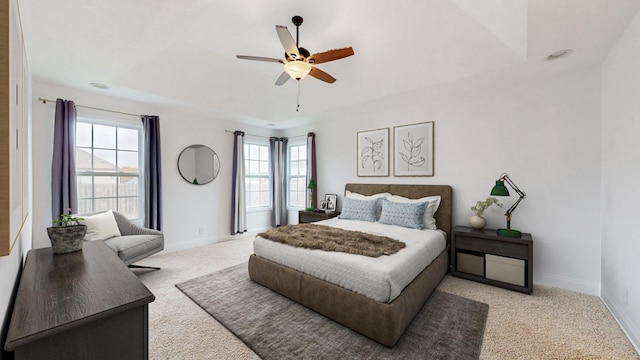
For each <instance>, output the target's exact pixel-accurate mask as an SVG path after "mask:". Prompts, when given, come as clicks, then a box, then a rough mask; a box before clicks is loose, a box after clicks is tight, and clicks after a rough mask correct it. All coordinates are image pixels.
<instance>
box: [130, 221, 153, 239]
mask: <svg viewBox="0 0 640 360" xmlns="http://www.w3.org/2000/svg"><path fill="white" fill-rule="evenodd" d="M129 231H130V233H129V234H127V235H157V236H162V232H161V231H158V230H154V229H147V228H144V227H142V226H139V225H136V224H133V223H132V224H131V227H130V228H129Z"/></svg>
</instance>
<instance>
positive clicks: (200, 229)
mask: <svg viewBox="0 0 640 360" xmlns="http://www.w3.org/2000/svg"><path fill="white" fill-rule="evenodd" d="M198 234H200V235H202V234H204V228H203V227H202V226H200V227H199V228H198Z"/></svg>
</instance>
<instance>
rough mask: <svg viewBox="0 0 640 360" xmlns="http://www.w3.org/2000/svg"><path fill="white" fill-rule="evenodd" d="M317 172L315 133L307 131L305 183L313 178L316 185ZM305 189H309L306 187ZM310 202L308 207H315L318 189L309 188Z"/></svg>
mask: <svg viewBox="0 0 640 360" xmlns="http://www.w3.org/2000/svg"><path fill="white" fill-rule="evenodd" d="M317 176H318V174H317V173H316V134H315V133H312V132H310V133H308V134H307V185H309V180H311V179H313V181H315V183H316V187H317V186H318V177H317ZM307 191H310V190H309V189H307ZM311 191H312V193H311V201H310V202H311V203H310V204H309V208H312V209H315V208H316V207H317V204H318V191H317V190H315V189H314V190H311Z"/></svg>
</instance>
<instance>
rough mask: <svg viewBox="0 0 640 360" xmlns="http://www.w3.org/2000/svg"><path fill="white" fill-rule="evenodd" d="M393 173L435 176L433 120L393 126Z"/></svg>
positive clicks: (396, 174)
mask: <svg viewBox="0 0 640 360" xmlns="http://www.w3.org/2000/svg"><path fill="white" fill-rule="evenodd" d="M393 175H394V176H433V121H430V122H424V123H419V124H412V125H403V126H395V127H394V128H393Z"/></svg>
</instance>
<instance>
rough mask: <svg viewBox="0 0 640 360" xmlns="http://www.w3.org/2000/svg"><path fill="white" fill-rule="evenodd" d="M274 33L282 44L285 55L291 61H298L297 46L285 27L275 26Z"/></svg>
mask: <svg viewBox="0 0 640 360" xmlns="http://www.w3.org/2000/svg"><path fill="white" fill-rule="evenodd" d="M276 32H277V33H278V38H280V42H281V43H282V46H283V47H284V51H285V52H286V53H287V55H289V56H290V57H291V58H293V59H299V58H300V53H299V52H298V46H296V42H295V41H294V40H293V36H291V33H290V32H289V30H288V29H287V27H286V26H282V25H276ZM294 55H295V56H294Z"/></svg>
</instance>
